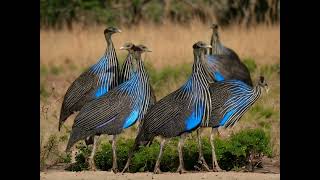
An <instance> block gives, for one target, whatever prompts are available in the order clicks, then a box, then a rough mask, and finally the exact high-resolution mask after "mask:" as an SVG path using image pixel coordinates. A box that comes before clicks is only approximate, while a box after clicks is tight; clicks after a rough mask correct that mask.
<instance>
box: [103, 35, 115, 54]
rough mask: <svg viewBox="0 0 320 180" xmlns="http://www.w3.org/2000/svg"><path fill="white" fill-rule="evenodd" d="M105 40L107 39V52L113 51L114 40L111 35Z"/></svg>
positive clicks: (106, 36)
mask: <svg viewBox="0 0 320 180" xmlns="http://www.w3.org/2000/svg"><path fill="white" fill-rule="evenodd" d="M105 38H106V41H107V50H106V51H110V50H113V49H114V46H113V42H112V39H111V34H106V35H105Z"/></svg>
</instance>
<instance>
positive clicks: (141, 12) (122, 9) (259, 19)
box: [40, 0, 280, 29]
mask: <svg viewBox="0 0 320 180" xmlns="http://www.w3.org/2000/svg"><path fill="white" fill-rule="evenodd" d="M195 18H196V19H199V20H200V21H201V22H203V23H207V22H211V21H212V20H215V22H217V23H218V24H220V25H221V26H226V25H230V24H234V23H237V24H241V25H244V26H249V25H254V24H261V23H266V24H274V23H277V22H278V21H279V19H280V0H197V1H196V0H132V1H128V0H68V1H66V0H40V25H41V27H42V28H49V27H54V28H61V27H62V26H63V25H65V24H66V25H67V26H68V28H70V29H71V28H72V24H73V23H74V22H76V23H81V24H84V25H92V24H113V25H119V24H121V25H127V26H131V25H137V24H139V23H140V22H144V23H145V22H152V23H156V24H162V23H165V22H167V21H171V22H174V23H182V24H185V23H189V22H190V20H192V19H195Z"/></svg>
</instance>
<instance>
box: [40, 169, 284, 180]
mask: <svg viewBox="0 0 320 180" xmlns="http://www.w3.org/2000/svg"><path fill="white" fill-rule="evenodd" d="M40 179H41V180H61V179H64V180H91V179H95V180H125V179H127V180H138V179H139V180H148V179H152V180H162V179H163V180H193V179H194V180H196V179H197V180H198V179H199V180H206V179H210V180H211V179H219V180H224V179H226V180H227V179H228V180H256V179H259V180H269V179H270V180H278V179H280V174H271V173H268V174H264V173H240V172H206V173H203V172H199V173H186V174H178V173H162V174H153V173H125V174H121V173H118V174H114V173H112V172H107V171H95V172H93V171H82V172H67V171H47V172H40Z"/></svg>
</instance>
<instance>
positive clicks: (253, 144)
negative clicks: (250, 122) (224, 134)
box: [215, 129, 272, 170]
mask: <svg viewBox="0 0 320 180" xmlns="http://www.w3.org/2000/svg"><path fill="white" fill-rule="evenodd" d="M215 147H216V154H217V159H218V163H219V165H220V167H221V168H222V169H225V170H231V169H233V168H240V167H242V166H245V165H248V164H249V157H250V155H253V156H262V155H267V156H269V157H270V156H271V155H272V152H271V147H270V137H269V136H268V135H267V134H266V133H265V132H264V131H263V130H262V129H248V130H242V131H240V132H238V133H236V134H233V135H231V137H230V138H229V139H228V140H226V141H224V140H221V139H219V138H218V139H216V141H215Z"/></svg>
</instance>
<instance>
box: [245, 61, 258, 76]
mask: <svg viewBox="0 0 320 180" xmlns="http://www.w3.org/2000/svg"><path fill="white" fill-rule="evenodd" d="M243 63H244V64H245V65H246V66H247V68H248V69H249V71H250V73H253V72H254V71H255V70H256V68H257V64H256V62H255V61H254V59H252V58H245V59H243Z"/></svg>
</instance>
